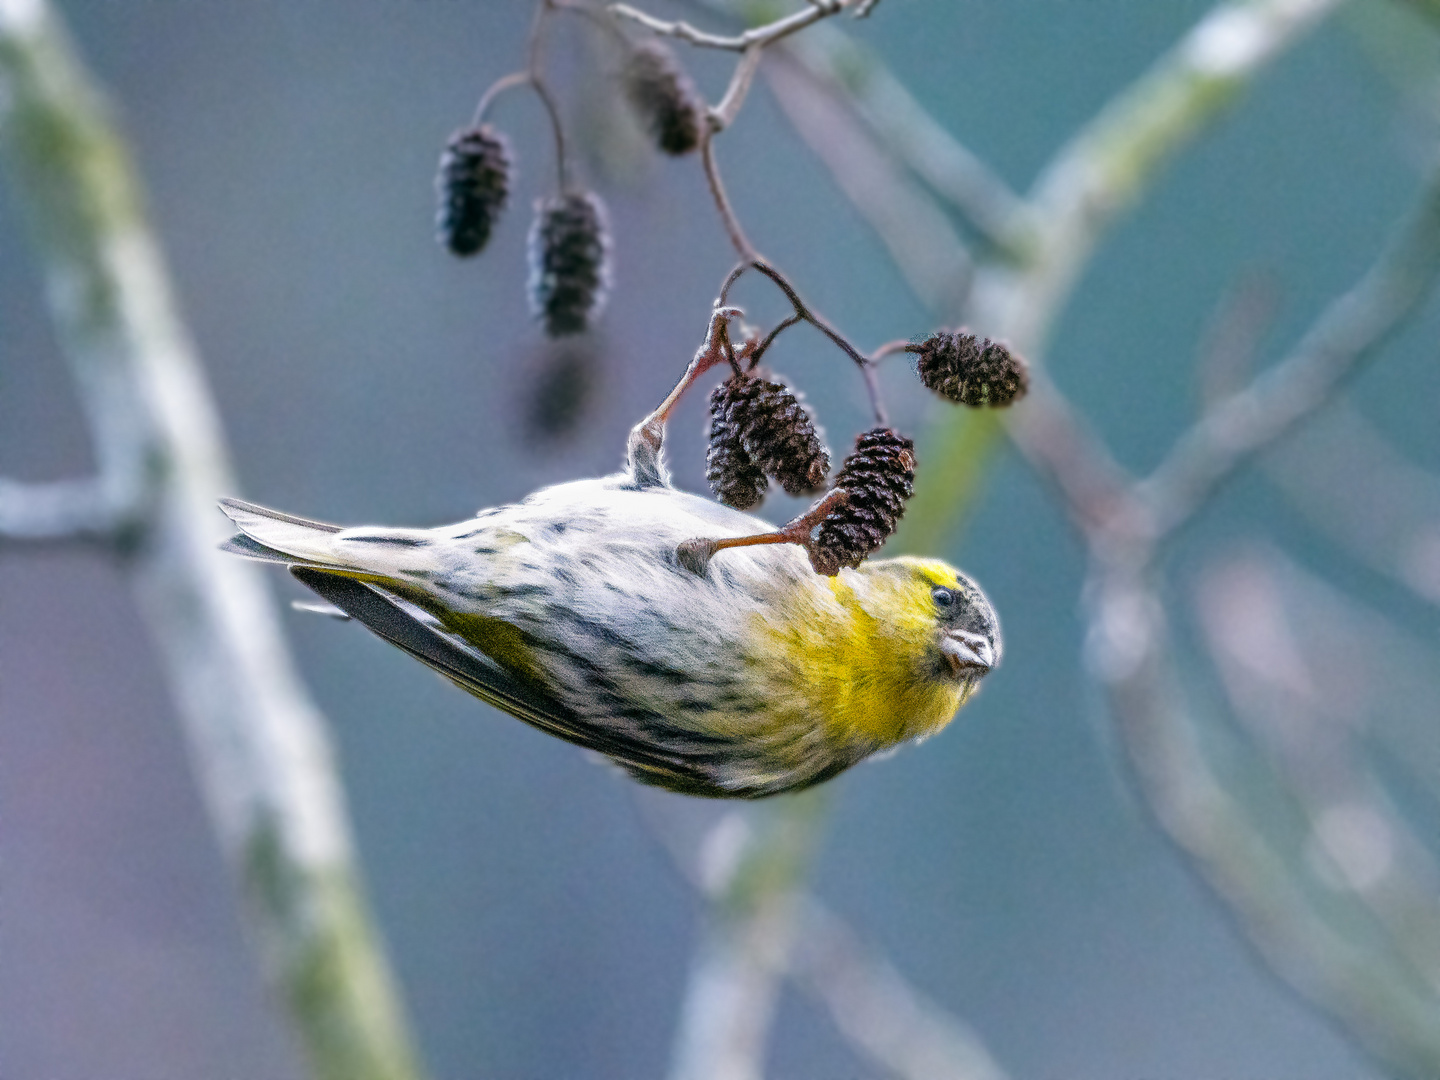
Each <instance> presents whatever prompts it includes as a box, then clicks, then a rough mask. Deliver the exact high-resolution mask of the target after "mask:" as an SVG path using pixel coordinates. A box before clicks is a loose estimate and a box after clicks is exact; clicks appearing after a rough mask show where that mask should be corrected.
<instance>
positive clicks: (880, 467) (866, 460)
mask: <svg viewBox="0 0 1440 1080" xmlns="http://www.w3.org/2000/svg"><path fill="white" fill-rule="evenodd" d="M834 486H835V488H837V489H843V490H844V491H845V493H846V495H847V496H848V498H847V499H846V501H845V502H844V503H843V504H841V505H840V506H837V507H835V509H833V510H831V511H830V513H828V514H827V515H826V516H825V518H824V519H823V520H822V521H821V522H820V525H819V526H818V528H817V530H816V533H815V537H814V540H813V541H812V543H811V545H810V548H809V554H810V565H811V566H813V567H814V568H815V570H816V571H817V572H818V573H821V574H825V575H827V576H829V577H834V576H835V575H836V574H838V573H839V572H840V568H841V567H845V566H848V567H852V568H853V567H856V566H859V565H860V563H861V562H863V561H864V559H865V557H866V556H867V555H869V554H870V553H871V552H873V551H876V550H878V549H879V548H880V546H881V545H882V544H884V543H885V541H886V539H887V538H888V537H889V536H890V534H891V533H893V532H894V531H895V527H896V525H897V524H898V523H899V521H900V517H901V515H903V514H904V513H905V502H906V500H907V499H909V498H910V496H911V495H913V494H914V493H915V443H914V441H913V440H911V439H907V438H906V437H905V436H904V435H901V434H900V433H899V432H897V431H895V430H894V429H893V428H888V427H877V428H872V429H871V430H870V431H867V432H865V433H864V434H862V435H860V436H859V437H858V438H857V439H856V440H855V451H854V453H852V454H850V455H849V456H848V457H846V458H845V461H844V463H843V464H842V465H841V466H840V472H839V473H838V474H837V475H836V477H835V485H834Z"/></svg>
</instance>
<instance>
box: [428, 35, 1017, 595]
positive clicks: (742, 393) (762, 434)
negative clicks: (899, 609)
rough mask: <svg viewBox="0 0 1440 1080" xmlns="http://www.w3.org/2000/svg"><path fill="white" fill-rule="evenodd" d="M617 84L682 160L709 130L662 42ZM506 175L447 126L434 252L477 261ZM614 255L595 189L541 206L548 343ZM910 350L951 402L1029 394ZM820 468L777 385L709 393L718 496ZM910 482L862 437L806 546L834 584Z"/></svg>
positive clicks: (745, 376) (882, 526) (917, 346)
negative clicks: (441, 248)
mask: <svg viewBox="0 0 1440 1080" xmlns="http://www.w3.org/2000/svg"><path fill="white" fill-rule="evenodd" d="M622 80H623V84H624V89H625V94H626V98H627V99H628V101H629V102H630V104H631V106H632V108H633V109H634V111H635V115H636V118H637V119H638V120H639V122H640V124H641V126H642V127H644V129H645V130H646V131H647V132H648V134H649V136H650V138H651V140H652V141H653V143H654V145H655V146H656V148H657V149H659V150H661V151H663V152H665V153H667V154H676V155H679V154H686V153H689V152H691V151H693V150H694V149H695V148H696V147H698V146H699V144H700V139H701V134H702V131H703V128H704V125H705V124H706V123H708V118H707V116H706V106H705V102H704V100H703V99H702V98H701V97H700V95H699V93H698V92H697V90H696V89H695V85H694V83H693V82H692V81H691V80H690V77H689V76H688V75H687V74H686V72H685V70H684V69H683V68H682V67H681V65H680V63H679V61H678V60H677V59H676V58H675V56H674V54H673V53H672V52H671V51H670V50H669V49H668V48H666V47H665V45H664V44H662V43H661V42H659V41H655V40H647V41H644V42H641V43H638V44H632V45H630V46H629V47H628V51H627V57H626V61H625V63H624V64H623V66H622ZM487 99H488V95H487ZM481 108H482V111H483V108H484V106H483V104H482V107H481ZM513 179H514V155H513V153H512V151H511V149H510V145H509V142H508V140H507V139H506V138H505V136H504V135H503V134H502V133H501V132H500V131H498V130H497V129H496V128H494V127H493V126H492V125H490V124H486V123H479V122H478V121H477V122H476V123H475V124H473V125H471V126H470V127H467V128H464V129H462V130H460V131H457V132H455V134H453V135H452V136H451V137H450V139H449V140H448V141H447V143H446V144H445V149H444V152H443V153H442V154H441V157H440V169H439V174H438V176H437V177H436V190H437V193H438V195H439V211H438V213H437V215H436V231H437V235H438V237H439V240H440V242H441V244H442V245H444V247H445V248H446V249H447V250H449V251H450V252H451V253H452V254H454V255H456V256H460V257H469V256H472V255H477V254H479V253H480V251H481V250H483V249H484V247H485V245H486V244H487V243H488V241H489V239H490V235H491V233H492V231H493V230H494V227H495V223H496V221H497V220H498V218H499V216H500V214H501V212H502V211H503V210H504V208H505V204H506V202H507V201H508V199H509V196H510V189H511V186H512V182H513ZM609 254H610V233H609V226H608V223H607V217H606V212H605V206H604V203H603V202H601V200H600V197H599V196H598V195H596V194H595V193H594V192H591V191H586V190H582V189H567V190H561V191H559V192H557V193H555V194H552V195H550V196H548V197H546V198H543V199H541V200H539V201H538V202H537V203H536V207H535V218H534V220H533V222H532V223H531V226H530V235H529V243H528V258H529V277H528V292H529V298H530V307H531V311H532V313H533V314H534V316H535V317H536V319H538V320H539V321H540V323H541V325H542V326H543V327H544V329H545V332H546V333H547V334H548V335H550V336H551V337H561V336H564V335H568V334H576V333H580V332H582V331H584V330H585V329H586V328H587V327H588V326H589V325H590V324H591V323H592V322H593V320H594V319H595V317H596V316H597V315H598V314H599V313H600V310H601V308H602V307H603V306H604V303H605V294H606V290H607V289H608V287H609V279H610V267H609ZM908 351H910V352H912V353H914V354H915V355H916V370H917V372H918V374H919V376H920V379H921V381H922V382H923V383H924V384H925V385H926V386H927V387H929V388H930V389H931V390H934V391H935V392H936V393H938V394H940V395H942V396H943V397H946V398H948V399H950V400H951V401H954V402H956V403H958V404H963V405H968V406H970V407H972V408H981V407H1000V406H1006V405H1009V404H1010V403H1012V402H1013V401H1015V400H1017V399H1018V398H1019V397H1021V396H1022V395H1023V394H1024V393H1025V390H1026V387H1027V374H1026V369H1025V364H1024V362H1023V361H1022V360H1021V359H1020V358H1019V357H1017V356H1015V355H1014V354H1013V353H1011V352H1010V350H1009V349H1007V348H1006V347H1005V346H1004V345H1002V344H1000V343H998V342H994V341H990V340H989V339H985V338H978V337H976V336H975V335H973V334H969V333H966V332H965V331H963V330H961V331H955V332H941V333H937V334H934V335H932V336H930V337H928V338H926V339H925V340H924V341H920V342H916V343H914V344H912V345H910V346H909V347H908ZM829 474H830V454H829V451H828V450H826V449H825V446H824V443H823V442H822V440H821V437H820V432H819V430H818V428H817V427H816V425H815V421H814V418H813V416H812V415H811V413H810V410H809V409H808V408H807V407H806V406H805V405H804V404H803V403H802V402H801V400H800V399H799V398H798V397H797V396H796V395H795V394H794V393H793V392H792V391H791V390H790V389H789V388H788V387H787V386H786V385H785V384H784V383H783V382H779V381H775V380H773V379H771V378H767V377H766V376H765V375H764V374H762V373H757V372H741V371H738V370H737V371H736V373H735V374H734V375H733V376H732V377H731V378H729V379H728V380H726V381H725V382H723V383H721V384H720V385H719V386H717V387H716V388H715V390H714V392H713V393H712V394H711V396H710V445H709V451H708V453H707V456H706V478H707V479H708V480H709V482H710V487H711V489H712V490H713V491H714V493H715V497H716V498H717V499H719V500H720V501H721V502H723V503H725V504H727V505H729V506H733V507H735V508H736V509H739V510H750V509H753V508H754V507H756V506H758V505H759V504H760V503H761V501H763V499H764V498H765V494H766V492H767V490H768V489H769V485H770V481H771V480H772V479H773V480H775V481H776V482H777V483H779V485H780V486H781V487H782V488H783V489H784V490H785V491H786V492H787V493H789V494H791V495H805V494H811V493H815V492H819V491H821V490H823V489H824V488H825V486H826V482H827V480H828V478H829ZM914 481H915V444H914V442H913V441H912V440H910V439H908V438H906V437H905V436H904V435H901V434H900V433H899V432H897V431H895V430H894V429H892V428H889V427H884V426H881V427H875V428H872V429H870V430H869V431H866V432H864V433H862V434H861V435H860V436H859V437H858V438H857V439H856V440H855V450H854V451H853V452H852V453H851V454H849V455H848V456H847V457H846V458H845V460H844V461H843V462H842V463H841V466H840V470H839V472H838V473H837V474H836V476H835V479H834V483H833V484H832V485H831V487H830V492H831V495H830V497H829V498H828V501H827V503H826V506H827V507H828V511H827V512H825V513H824V514H823V515H822V516H821V517H820V520H819V521H818V524H816V525H815V527H814V528H813V529H812V530H810V531H809V533H808V535H807V536H806V538H805V540H804V545H805V549H806V551H807V552H808V553H809V555H810V561H811V564H812V566H814V568H815V569H816V570H817V571H818V572H820V573H823V574H828V575H832V576H833V575H834V574H836V573H838V572H839V571H840V569H841V568H842V567H855V566H858V565H859V564H860V563H861V561H863V560H864V559H865V557H866V556H868V555H869V554H871V553H872V552H874V551H875V550H876V549H878V548H879V547H880V546H881V545H882V544H883V543H884V542H885V540H886V538H887V537H889V536H890V535H891V534H892V533H893V532H894V531H895V527H896V525H897V523H898V522H899V520H900V517H901V515H902V514H903V513H904V512H905V502H906V500H907V499H909V498H910V496H911V494H913V492H914ZM841 493H843V494H841Z"/></svg>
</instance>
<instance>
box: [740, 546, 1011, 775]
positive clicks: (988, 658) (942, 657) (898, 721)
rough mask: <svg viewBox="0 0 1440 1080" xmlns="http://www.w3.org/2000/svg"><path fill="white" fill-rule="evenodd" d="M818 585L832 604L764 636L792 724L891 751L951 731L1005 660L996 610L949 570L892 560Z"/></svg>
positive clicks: (768, 661) (867, 565) (778, 692)
mask: <svg viewBox="0 0 1440 1080" xmlns="http://www.w3.org/2000/svg"><path fill="white" fill-rule="evenodd" d="M820 580H821V582H823V584H822V585H821V588H822V589H824V590H825V591H827V592H829V593H830V597H829V598H827V602H825V603H823V604H818V605H817V606H816V607H815V609H814V610H813V611H809V612H806V613H804V615H803V616H798V617H792V618H788V619H785V620H783V621H781V622H780V623H779V624H778V625H776V624H773V623H772V624H770V625H769V626H768V627H767V631H766V633H765V635H764V636H765V638H766V639H767V640H766V643H765V645H764V648H763V654H764V655H765V657H766V659H765V660H762V661H761V662H760V666H761V667H763V668H768V669H769V671H770V672H771V673H772V674H773V675H774V676H775V685H776V697H775V700H776V701H777V704H778V703H779V702H780V701H782V700H784V699H788V704H789V705H790V707H789V708H781V709H779V710H777V711H781V712H786V713H790V714H791V715H792V716H793V722H796V723H800V722H802V717H804V718H808V722H810V723H813V722H814V720H815V719H816V718H817V717H818V718H819V720H820V722H821V724H822V725H823V726H824V728H825V729H826V731H827V732H829V734H830V735H831V736H833V737H834V738H836V739H837V740H840V741H847V740H855V741H860V742H864V743H868V744H871V745H872V746H874V747H875V748H882V749H883V748H885V747H889V746H893V745H895V744H896V743H898V742H902V741H904V740H906V739H912V738H918V737H921V736H924V735H929V734H932V733H933V732H935V731H938V730H939V729H940V728H942V727H944V726H945V725H946V724H947V723H949V721H950V718H951V717H952V716H954V715H955V711H956V710H957V709H959V708H960V706H961V705H963V704H964V702H965V699H966V698H968V697H969V696H970V694H971V693H972V692H973V691H974V689H975V686H976V684H977V683H978V682H979V680H980V678H981V677H982V676H983V675H984V674H985V672H987V671H988V670H989V669H990V668H991V667H993V666H994V665H995V663H996V662H997V661H998V660H999V656H1000V634H999V625H998V623H997V622H996V619H995V612H994V609H992V608H991V606H990V602H989V601H988V600H987V599H986V598H985V595H984V593H982V592H981V591H980V589H979V588H978V587H977V586H976V585H975V584H974V582H972V581H970V580H969V579H968V578H966V577H965V576H964V575H963V574H961V573H959V572H958V571H957V570H955V569H954V568H953V567H951V566H949V565H947V564H946V563H943V562H940V561H938V560H934V559H915V558H899V559H886V560H880V561H875V562H867V563H864V564H862V565H861V567H860V568H859V569H858V570H857V571H854V572H853V573H852V572H849V571H844V572H842V573H840V574H839V575H838V576H836V577H834V578H822V579H820Z"/></svg>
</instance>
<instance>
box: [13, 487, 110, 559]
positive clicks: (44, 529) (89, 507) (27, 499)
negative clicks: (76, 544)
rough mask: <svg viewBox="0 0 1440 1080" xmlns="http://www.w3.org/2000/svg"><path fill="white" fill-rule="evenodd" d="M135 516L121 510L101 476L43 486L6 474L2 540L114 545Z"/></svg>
mask: <svg viewBox="0 0 1440 1080" xmlns="http://www.w3.org/2000/svg"><path fill="white" fill-rule="evenodd" d="M135 509H136V510H137V511H138V507H137V508H135ZM135 516H136V515H135V514H133V513H125V512H123V511H121V510H119V509H117V507H116V506H115V502H114V500H113V499H112V498H111V497H110V493H109V491H108V490H107V485H105V484H104V483H103V482H102V481H101V480H99V479H97V478H93V477H90V478H86V479H83V480H57V481H53V482H51V483H43V484H25V483H21V482H19V481H16V480H6V479H3V478H0V542H5V541H9V542H17V541H18V542H29V543H58V542H64V541H70V540H81V541H89V542H99V543H113V542H114V541H115V538H116V536H117V534H118V533H119V532H120V529H121V525H122V523H124V522H125V521H127V520H134V519H135Z"/></svg>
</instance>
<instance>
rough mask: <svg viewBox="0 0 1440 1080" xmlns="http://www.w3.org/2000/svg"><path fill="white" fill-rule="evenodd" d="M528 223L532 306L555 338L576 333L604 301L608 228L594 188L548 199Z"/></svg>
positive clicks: (536, 209)
mask: <svg viewBox="0 0 1440 1080" xmlns="http://www.w3.org/2000/svg"><path fill="white" fill-rule="evenodd" d="M535 211H536V212H535V220H534V222H533V223H532V224H531V226H530V242H529V254H530V280H529V292H530V310H531V312H532V313H533V314H534V316H535V318H537V319H539V320H540V321H541V322H542V323H544V324H545V332H546V333H547V334H549V335H550V336H551V337H560V336H562V335H564V334H578V333H580V332H581V331H582V330H584V329H585V328H586V326H588V325H589V323H590V321H591V320H592V319H593V318H594V317H595V316H596V315H598V314H599V313H600V310H601V309H602V308H603V307H604V306H605V293H606V289H607V287H608V286H609V278H610V267H609V255H610V230H609V228H608V227H607V225H606V215H605V207H604V204H603V203H602V202H601V201H600V197H599V196H598V195H596V194H595V193H594V192H589V191H572V192H567V193H565V194H563V195H558V196H556V197H554V198H551V199H545V200H543V201H542V202H540V203H538V204H537V205H536V208H535Z"/></svg>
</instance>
